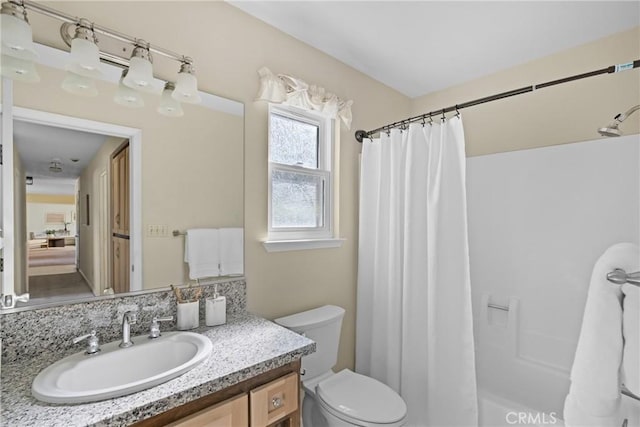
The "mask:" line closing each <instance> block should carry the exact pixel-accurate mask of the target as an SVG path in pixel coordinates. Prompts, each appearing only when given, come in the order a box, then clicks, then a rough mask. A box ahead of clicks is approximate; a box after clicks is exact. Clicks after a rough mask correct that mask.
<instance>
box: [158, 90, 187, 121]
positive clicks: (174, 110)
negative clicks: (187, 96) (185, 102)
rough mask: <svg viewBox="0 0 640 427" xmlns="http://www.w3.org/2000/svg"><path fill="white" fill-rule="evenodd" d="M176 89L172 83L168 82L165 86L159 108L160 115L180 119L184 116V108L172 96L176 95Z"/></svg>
mask: <svg viewBox="0 0 640 427" xmlns="http://www.w3.org/2000/svg"><path fill="white" fill-rule="evenodd" d="M175 89H176V87H175V85H174V84H173V83H171V82H167V83H166V84H165V85H164V90H163V91H162V97H161V99H160V105H159V106H158V113H160V114H162V115H164V116H169V117H180V116H183V115H184V111H182V106H181V105H180V103H179V102H178V101H176V99H175V98H174V97H173V96H172V94H174V93H175Z"/></svg>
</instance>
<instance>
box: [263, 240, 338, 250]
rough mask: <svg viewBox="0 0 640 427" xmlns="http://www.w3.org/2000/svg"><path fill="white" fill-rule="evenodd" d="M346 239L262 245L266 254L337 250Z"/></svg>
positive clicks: (268, 241) (265, 242)
mask: <svg viewBox="0 0 640 427" xmlns="http://www.w3.org/2000/svg"><path fill="white" fill-rule="evenodd" d="M345 240H346V239H342V238H336V239H305V240H267V241H264V242H262V245H263V246H264V248H265V249H266V250H267V252H286V251H300V250H305V249H325V248H339V247H340V246H342V244H343V243H344V241H345Z"/></svg>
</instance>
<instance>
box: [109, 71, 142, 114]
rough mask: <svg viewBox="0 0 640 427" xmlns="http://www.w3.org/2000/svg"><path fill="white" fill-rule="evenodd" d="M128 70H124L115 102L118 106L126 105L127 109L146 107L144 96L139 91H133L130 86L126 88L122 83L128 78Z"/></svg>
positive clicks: (114, 98)
mask: <svg viewBox="0 0 640 427" xmlns="http://www.w3.org/2000/svg"><path fill="white" fill-rule="evenodd" d="M127 73H128V70H127V69H126V68H125V69H124V70H122V77H120V82H119V83H118V90H117V91H116V94H115V96H114V97H113V100H114V102H115V103H116V104H120V105H124V106H125V107H131V108H140V107H144V99H142V94H141V93H140V92H138V91H135V90H133V89H131V88H130V87H129V86H125V85H124V84H123V83H122V81H123V80H124V79H125V78H126V77H127Z"/></svg>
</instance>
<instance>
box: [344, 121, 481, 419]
mask: <svg viewBox="0 0 640 427" xmlns="http://www.w3.org/2000/svg"><path fill="white" fill-rule="evenodd" d="M466 209H467V208H466V191H465V152H464V132H463V129H462V119H461V118H460V117H453V118H451V119H448V120H447V121H446V122H444V123H442V124H435V123H434V124H433V125H428V124H427V125H426V126H424V127H423V126H422V125H421V124H412V125H410V126H409V129H408V130H405V131H400V130H392V131H391V135H387V134H385V133H383V134H382V135H381V137H380V139H374V140H373V141H372V140H365V141H364V142H363V147H362V164H361V177H360V241H359V260H358V298H357V299H358V301H357V308H358V311H357V337H356V371H358V372H360V373H362V374H365V375H370V376H372V377H374V378H376V379H378V380H380V381H382V382H384V383H386V384H387V385H389V386H390V387H392V388H393V389H394V390H396V391H398V392H399V393H400V394H401V396H402V397H403V398H404V400H405V402H406V403H407V406H408V419H407V425H409V426H430V427H431V426H460V427H461V426H477V425H478V421H477V418H478V416H477V412H478V410H477V393H476V375H475V360H474V344H473V323H472V322H473V319H472V314H471V290H470V274H469V248H468V241H467V211H466Z"/></svg>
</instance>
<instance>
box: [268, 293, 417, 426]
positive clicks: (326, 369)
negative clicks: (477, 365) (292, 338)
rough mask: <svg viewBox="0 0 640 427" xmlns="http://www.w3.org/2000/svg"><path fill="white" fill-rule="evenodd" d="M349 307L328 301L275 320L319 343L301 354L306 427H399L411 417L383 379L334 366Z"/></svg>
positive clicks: (400, 398)
mask: <svg viewBox="0 0 640 427" xmlns="http://www.w3.org/2000/svg"><path fill="white" fill-rule="evenodd" d="M343 316H344V309H343V308H341V307H337V306H333V305H326V306H323V307H319V308H316V309H313V310H309V311H305V312H302V313H297V314H293V315H291V316H286V317H281V318H279V319H276V320H275V322H276V323H278V324H279V325H281V326H284V327H286V328H289V329H291V330H293V331H295V332H298V333H301V334H303V335H305V336H307V337H308V338H310V339H312V340H313V341H315V342H316V352H315V353H313V354H311V355H309V356H305V357H303V358H302V372H303V373H304V374H303V375H302V385H303V389H304V400H303V403H302V419H303V424H304V426H305V427H325V426H331V427H333V426H336V427H340V426H361V427H400V426H402V425H404V422H405V419H406V416H407V405H406V404H405V402H404V400H402V397H400V395H398V394H397V393H396V392H395V391H393V390H392V389H391V388H390V387H388V386H387V385H385V384H383V383H381V382H380V381H378V380H375V379H373V378H370V377H367V376H365V375H361V374H358V373H355V372H353V371H351V370H349V369H344V370H342V371H340V372H338V373H335V372H333V370H332V369H331V368H333V366H334V365H335V364H336V362H337V358H338V343H339V339H340V330H341V328H342V318H343Z"/></svg>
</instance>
